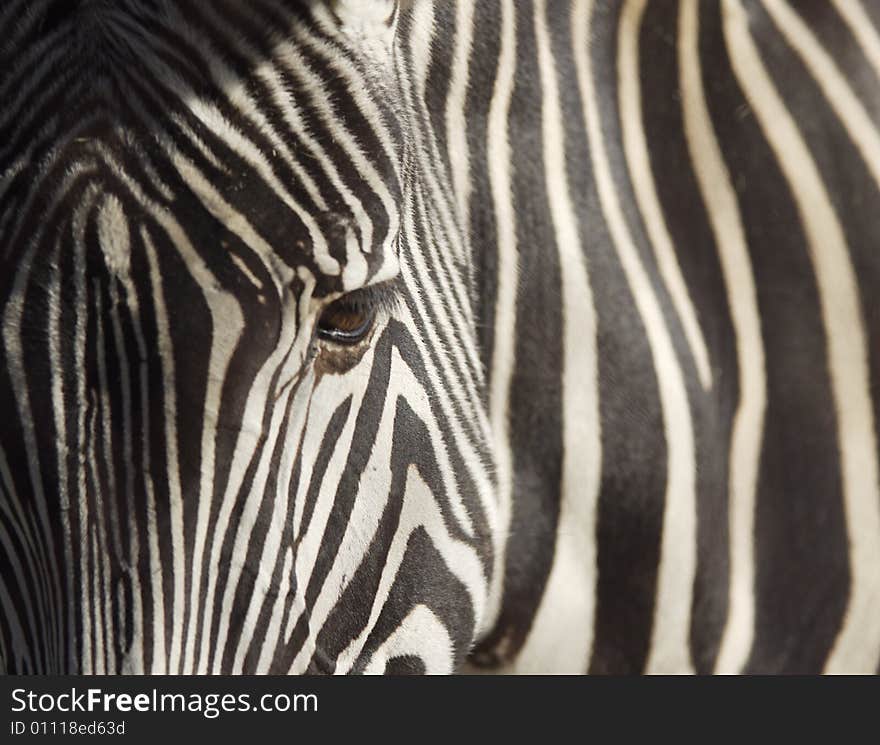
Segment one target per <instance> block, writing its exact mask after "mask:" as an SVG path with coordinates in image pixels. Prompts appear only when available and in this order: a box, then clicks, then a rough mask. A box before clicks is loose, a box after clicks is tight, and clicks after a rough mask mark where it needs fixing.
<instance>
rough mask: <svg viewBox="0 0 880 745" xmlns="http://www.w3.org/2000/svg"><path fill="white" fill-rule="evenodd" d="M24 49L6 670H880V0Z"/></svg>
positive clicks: (9, 100)
mask: <svg viewBox="0 0 880 745" xmlns="http://www.w3.org/2000/svg"><path fill="white" fill-rule="evenodd" d="M0 40H2V41H0V44H2V46H0V101H2V102H3V104H2V106H0V256H2V261H3V266H4V267H5V268H7V270H6V271H5V272H3V274H2V275H0V316H2V341H0V414H2V419H0V422H2V423H0V568H2V571H0V660H2V662H3V666H4V667H5V669H6V670H8V671H12V672H27V671H38V672H39V671H50V670H51V671H61V670H69V671H75V672H116V671H130V672H140V671H155V672H302V671H311V672H339V673H344V672H383V671H384V672H416V671H426V672H447V671H452V670H455V669H458V668H460V667H461V666H462V665H463V663H464V662H465V660H466V658H468V656H469V655H470V660H471V662H473V663H476V664H479V665H480V666H481V667H484V668H485V667H488V668H490V669H500V670H504V671H519V672H536V671H539V672H551V671H553V672H586V671H591V672H600V673H601V672H642V671H645V672H689V671H696V672H713V671H716V672H738V671H749V672H818V671H823V670H825V671H829V672H842V671H845V672H875V671H877V670H878V665H880V477H878V468H877V459H878V445H877V442H878V439H877V438H878V420H880V396H878V395H876V393H875V391H876V390H877V389H878V382H877V381H878V380H880V356H878V355H880V299H878V297H880V296H878V293H877V292H875V290H876V289H877V288H880V263H878V260H877V259H876V258H875V255H876V251H875V250H874V249H875V247H876V245H877V244H878V242H880V241H878V239H880V221H878V220H877V219H876V215H877V214H878V212H880V14H878V12H877V11H876V10H875V9H874V7H873V5H871V4H870V3H868V2H865V1H864V0H861V1H860V0H831V1H830V2H821V3H820V2H794V0H789V1H788V2H786V1H785V0H718V1H717V2H701V1H700V0H677V1H673V2H665V1H661V0H653V2H651V1H649V0H617V1H615V2H601V1H600V0H559V1H558V2H557V1H556V0H531V1H530V2H519V1H518V0H449V2H443V3H440V2H431V0H407V2H400V3H397V2H395V1H394V0H253V2H248V3H247V4H244V3H239V2H236V1H235V0H213V1H212V2H206V3H202V2H199V3H195V2H188V1H187V0H117V1H116V2H106V1H105V0H77V1H72V0H9V2H7V4H6V5H5V6H4V7H3V8H2V9H0ZM362 288H369V289H368V290H367V289H362ZM348 293H354V294H353V295H352V296H353V297H354V296H355V295H357V296H359V297H361V296H363V297H365V298H367V299H368V300H367V301H365V302H369V303H371V304H372V306H374V307H375V308H376V310H377V321H376V325H375V328H374V329H373V331H372V332H371V334H370V336H369V337H368V339H367V340H366V341H365V342H363V343H361V344H359V345H357V346H355V347H339V346H334V345H332V344H329V343H327V342H325V341H321V340H319V339H317V338H316V336H315V333H314V332H315V325H316V321H317V318H318V317H319V315H320V314H321V312H322V310H323V309H324V308H326V307H327V305H328V304H329V303H330V302H332V301H333V300H335V299H336V298H338V297H340V296H345V295H346V294H348ZM358 293H359V294H358ZM364 293H366V294H364Z"/></svg>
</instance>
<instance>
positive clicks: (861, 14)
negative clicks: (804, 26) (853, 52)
mask: <svg viewBox="0 0 880 745" xmlns="http://www.w3.org/2000/svg"><path fill="white" fill-rule="evenodd" d="M871 2H876V0H871ZM831 4H832V5H833V6H834V8H835V10H837V12H838V13H840V15H841V17H842V18H843V20H844V22H845V23H846V25H847V26H848V27H849V30H850V33H852V35H853V36H854V37H855V38H856V43H858V45H859V46H860V47H861V49H862V52H863V53H864V55H865V57H867V58H868V61H869V62H870V63H871V66H872V67H873V68H874V73H875V74H876V75H877V76H878V77H880V34H878V33H877V28H876V26H874V23H873V22H872V21H871V18H870V16H868V14H867V13H866V12H865V8H864V6H863V5H862V3H861V2H859V0H831Z"/></svg>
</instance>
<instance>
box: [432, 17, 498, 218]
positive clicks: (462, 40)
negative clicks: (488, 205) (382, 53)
mask: <svg viewBox="0 0 880 745" xmlns="http://www.w3.org/2000/svg"><path fill="white" fill-rule="evenodd" d="M457 9H458V12H457V15H456V19H455V53H454V55H453V58H452V70H451V74H450V83H449V95H448V96H447V98H446V139H447V141H448V147H447V150H448V152H449V164H450V167H451V170H452V185H453V190H454V191H455V198H456V203H457V206H458V215H459V218H460V220H461V224H462V226H463V227H464V228H465V229H468V227H469V226H470V216H469V210H468V206H469V200H470V195H471V182H470V152H469V149H468V138H467V133H468V126H467V119H466V117H465V107H466V105H467V93H468V82H469V75H470V55H471V46H472V43H473V37H474V27H473V24H474V3H470V2H468V3H458V4H457ZM501 13H502V20H501V23H502V25H503V24H504V18H503V14H504V6H502V9H501ZM502 37H503V31H502ZM501 44H502V49H501V56H503V55H504V52H505V50H504V41H503V39H502V42H501ZM496 88H497V83H496Z"/></svg>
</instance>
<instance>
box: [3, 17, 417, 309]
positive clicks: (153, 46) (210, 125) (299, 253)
mask: <svg viewBox="0 0 880 745" xmlns="http://www.w3.org/2000/svg"><path fill="white" fill-rule="evenodd" d="M379 4H382V3H379ZM390 5H392V6H393V5H394V4H393V3H392V4H390ZM267 8H268V9H270V10H271V12H268V11H267ZM328 8H329V5H328V4H327V3H323V2H322V3H315V2H307V1H305V0H303V2H293V3H290V2H286V3H282V2H278V3H266V4H263V5H260V6H259V7H258V8H247V7H243V6H242V5H241V4H237V3H228V2H218V3H213V4H211V5H210V6H208V5H207V4H206V5H198V6H196V5H193V4H188V3H179V2H176V0H122V1H121V2H118V3H105V2H101V1H100V0H79V1H75V0H71V1H70V2H65V3H58V2H56V0H45V2H44V4H43V11H44V12H45V17H46V23H45V24H44V25H45V29H46V30H45V33H60V34H62V35H64V34H65V33H66V34H67V39H68V42H67V43H66V44H61V43H59V44H56V47H55V48H56V49H61V48H62V47H64V53H59V54H58V55H56V57H55V58H54V59H50V60H49V61H48V62H47V64H45V65H44V66H42V67H40V68H39V70H38V72H40V73H42V74H45V76H46V79H47V80H46V82H47V85H49V84H50V83H51V81H52V80H57V79H58V78H59V76H60V77H61V78H67V82H69V86H64V89H65V90H66V93H64V94H63V95H62V98H64V99H65V101H64V106H62V107H61V110H62V111H63V112H64V113H62V114H61V115H58V114H57V113H54V114H52V116H51V117H50V118H49V121H50V126H54V127H56V131H55V132H54V133H53V134H49V133H47V132H44V133H40V132H36V131H34V136H39V137H51V138H52V139H54V147H53V150H54V151H55V153H56V157H55V159H54V165H49V166H46V163H47V162H48V161H45V160H44V161H43V163H42V164H40V166H39V168H40V169H41V171H42V173H41V174H40V175H41V177H42V176H45V177H46V179H45V186H44V187H43V188H44V189H54V185H53V184H55V183H57V181H58V179H57V178H53V174H52V171H53V170H54V172H55V173H56V174H57V173H58V172H60V171H62V170H64V169H69V168H70V167H71V164H73V163H76V162H79V161H80V160H83V159H86V160H90V161H93V162H96V163H97V167H98V169H99V170H100V171H101V179H102V180H103V179H104V178H105V177H106V178H107V179H109V180H110V181H111V182H115V183H116V185H118V186H119V193H120V196H122V195H125V196H124V198H123V199H122V200H121V201H120V200H119V199H116V198H115V197H113V198H107V199H105V200H102V201H99V202H98V203H96V204H95V208H96V209H97V210H98V212H97V214H96V216H97V217H98V223H97V226H98V228H99V232H98V238H99V239H100V243H101V251H102V252H103V254H104V257H105V259H106V264H107V267H108V269H109V270H110V271H111V272H113V273H117V274H120V275H124V274H125V273H126V272H127V270H128V266H129V264H130V256H129V254H130V251H131V246H130V244H129V240H130V236H129V232H128V231H129V230H131V229H132V226H130V225H129V224H128V221H127V220H126V218H128V219H129V220H131V218H132V216H133V215H132V213H131V210H132V207H136V208H137V212H138V214H139V215H140V216H149V215H151V214H152V215H154V216H155V214H156V213H157V212H160V211H164V212H166V213H170V214H172V215H173V216H174V218H175V219H176V220H178V221H179V222H180V227H181V228H182V229H183V230H185V231H186V232H187V233H188V234H189V235H188V238H189V239H190V240H191V241H192V242H193V243H194V244H203V243H207V244H216V245H217V246H220V245H222V244H223V243H224V239H225V238H226V237H228V236H231V237H233V238H234V239H236V240H237V241H239V242H240V243H241V244H243V245H244V246H246V248H247V250H248V251H249V252H251V253H252V254H254V255H256V256H258V257H259V258H260V259H261V261H262V262H263V263H264V264H266V265H267V266H272V267H273V268H275V269H277V268H278V267H279V265H282V269H283V267H284V266H286V267H287V269H286V270H283V271H281V272H280V273H278V274H281V275H284V274H285V273H286V274H289V275H291V276H294V275H296V272H297V269H298V267H301V266H303V265H305V266H306V268H307V269H308V270H309V272H310V273H311V274H312V275H313V276H315V277H316V278H317V279H318V280H319V281H318V286H319V288H323V289H324V290H325V291H326V293H327V294H330V293H335V292H340V291H347V290H351V289H356V288H358V287H361V286H363V285H365V284H370V283H373V282H379V281H381V280H383V279H387V278H389V277H391V276H393V275H394V274H395V273H396V271H397V260H396V247H397V240H396V239H397V232H398V230H399V223H400V217H399V209H400V205H401V203H402V201H403V195H402V190H403V186H402V182H403V175H402V174H403V153H404V135H403V127H402V125H401V123H400V121H399V120H398V116H397V114H396V112H395V108H396V106H397V101H395V100H394V96H393V95H388V93H389V92H388V90H387V86H386V82H387V81H380V82H379V86H378V88H375V87H374V86H375V84H376V82H377V80H376V76H377V71H376V69H375V68H374V67H372V68H371V67H370V66H369V65H368V64H366V62H365V60H366V59H367V56H368V55H365V54H363V50H358V49H355V46H356V45H354V46H352V47H351V49H350V50H349V51H350V54H349V55H344V54H343V55H341V54H340V46H339V41H338V40H339V39H340V38H343V39H344V38H346V37H345V34H343V35H342V36H341V37H340V36H338V35H336V34H335V33H334V30H333V29H328V27H327V24H326V23H325V21H326V13H327V11H328ZM389 10H390V11H393V8H391V7H390V8H389ZM348 12H353V6H352V7H350V8H349V9H348ZM322 13H323V14H324V15H323V16H322ZM348 17H350V16H348ZM322 18H323V20H322ZM339 22H340V19H335V20H334V21H333V23H334V24H338V23H339ZM65 29H66V31H65ZM170 45H173V49H172V46H170ZM221 49H222V50H223V51H222V53H221V51H219V50H221ZM29 54H30V50H27V49H23V50H22V51H21V55H20V56H21V58H22V62H23V64H24V63H26V58H27V57H28V56H29ZM359 54H360V56H359ZM383 89H384V90H383ZM54 105H57V102H56V104H54ZM365 106H366V107H367V108H369V111H367V112H366V113H365ZM7 113H9V112H7ZM46 113H47V115H48V113H49V112H46ZM5 115H6V114H4V112H3V111H2V109H0V119H2V118H3V117H4V116H5ZM374 115H375V116H374ZM0 165H2V164H0ZM36 183H37V182H36V180H35V181H34V186H33V188H35V189H36V188H38V186H37V185H36ZM114 190H115V187H114ZM206 215H207V216H209V218H206ZM199 248H200V249H201V250H205V246H204V245H199ZM238 263H239V264H241V262H238ZM242 265H245V264H242ZM322 278H323V280H324V281H322Z"/></svg>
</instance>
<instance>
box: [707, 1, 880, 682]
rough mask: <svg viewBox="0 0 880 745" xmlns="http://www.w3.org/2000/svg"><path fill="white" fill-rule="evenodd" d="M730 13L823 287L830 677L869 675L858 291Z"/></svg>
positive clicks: (729, 6) (879, 529) (869, 441)
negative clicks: (834, 477) (834, 481)
mask: <svg viewBox="0 0 880 745" xmlns="http://www.w3.org/2000/svg"><path fill="white" fill-rule="evenodd" d="M725 10H726V13H725V24H724V34H725V38H726V41H727V46H728V50H729V53H730V58H731V61H732V63H733V69H734V71H735V73H736V76H737V78H738V79H739V83H740V85H741V86H742V88H743V91H744V93H745V94H746V97H747V98H748V100H749V103H750V105H751V107H752V109H753V110H754V113H755V115H756V117H757V119H758V122H759V123H760V125H761V128H762V130H763V131H764V134H765V136H766V137H767V139H768V142H769V143H770V145H771V147H772V148H773V150H774V152H775V153H776V156H777V159H778V162H779V165H780V167H781V168H782V171H783V173H784V175H785V178H786V181H787V182H788V184H789V187H790V188H791V190H792V193H793V195H794V198H795V200H796V203H797V208H798V211H799V213H800V217H801V222H802V223H803V227H804V230H805V231H806V236H807V240H808V243H809V254H810V258H811V260H812V262H813V270H814V272H815V275H816V280H817V283H818V286H819V298H820V303H821V306H822V320H823V324H824V327H825V337H826V342H827V355H828V366H829V370H830V373H831V387H832V393H833V396H834V403H835V409H836V416H837V437H838V443H839V449H840V458H841V474H842V480H843V494H844V505H845V510H846V522H847V532H848V536H849V559H850V575H851V584H850V597H849V606H848V608H847V613H846V618H845V621H844V624H843V627H842V628H841V630H840V633H839V635H838V637H837V640H836V642H835V644H834V648H833V649H832V652H831V655H830V657H829V659H828V660H827V664H826V670H827V671H828V672H862V673H869V672H870V673H872V672H874V671H875V670H876V667H877V661H878V658H880V623H878V622H877V619H878V618H880V489H878V468H877V442H876V437H875V435H874V432H875V430H874V416H873V409H872V406H871V395H870V381H869V373H868V365H867V354H868V351H867V346H866V340H865V329H864V324H863V321H862V314H861V308H860V306H859V294H858V292H859V291H858V283H857V281H856V277H855V274H854V271H853V265H852V262H851V260H850V256H849V249H848V247H847V244H846V238H845V236H844V233H843V229H842V227H841V225H840V222H839V221H838V218H837V215H836V214H835V212H834V209H833V207H832V204H831V200H830V198H829V195H828V193H827V191H826V189H825V186H824V184H823V183H822V177H821V175H820V173H819V171H818V168H817V166H816V163H815V162H814V161H813V158H812V156H811V154H810V151H809V149H808V148H807V145H806V143H805V142H804V140H803V138H802V136H801V133H800V131H799V130H798V127H797V125H796V124H795V122H794V120H793V119H792V116H791V114H790V113H789V111H788V110H787V109H786V108H785V104H784V102H783V101H782V99H781V98H780V96H779V93H778V92H777V90H776V89H775V87H774V85H773V82H772V80H771V79H770V77H769V75H768V73H767V71H766V69H765V68H764V66H763V64H762V61H761V56H760V53H759V51H758V49H757V47H756V45H755V42H754V40H753V39H752V38H751V36H750V35H749V19H748V14H747V13H746V11H745V10H744V9H743V7H742V6H741V5H740V4H739V3H738V2H734V1H733V0H730V1H729V2H727V3H726V6H725Z"/></svg>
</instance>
